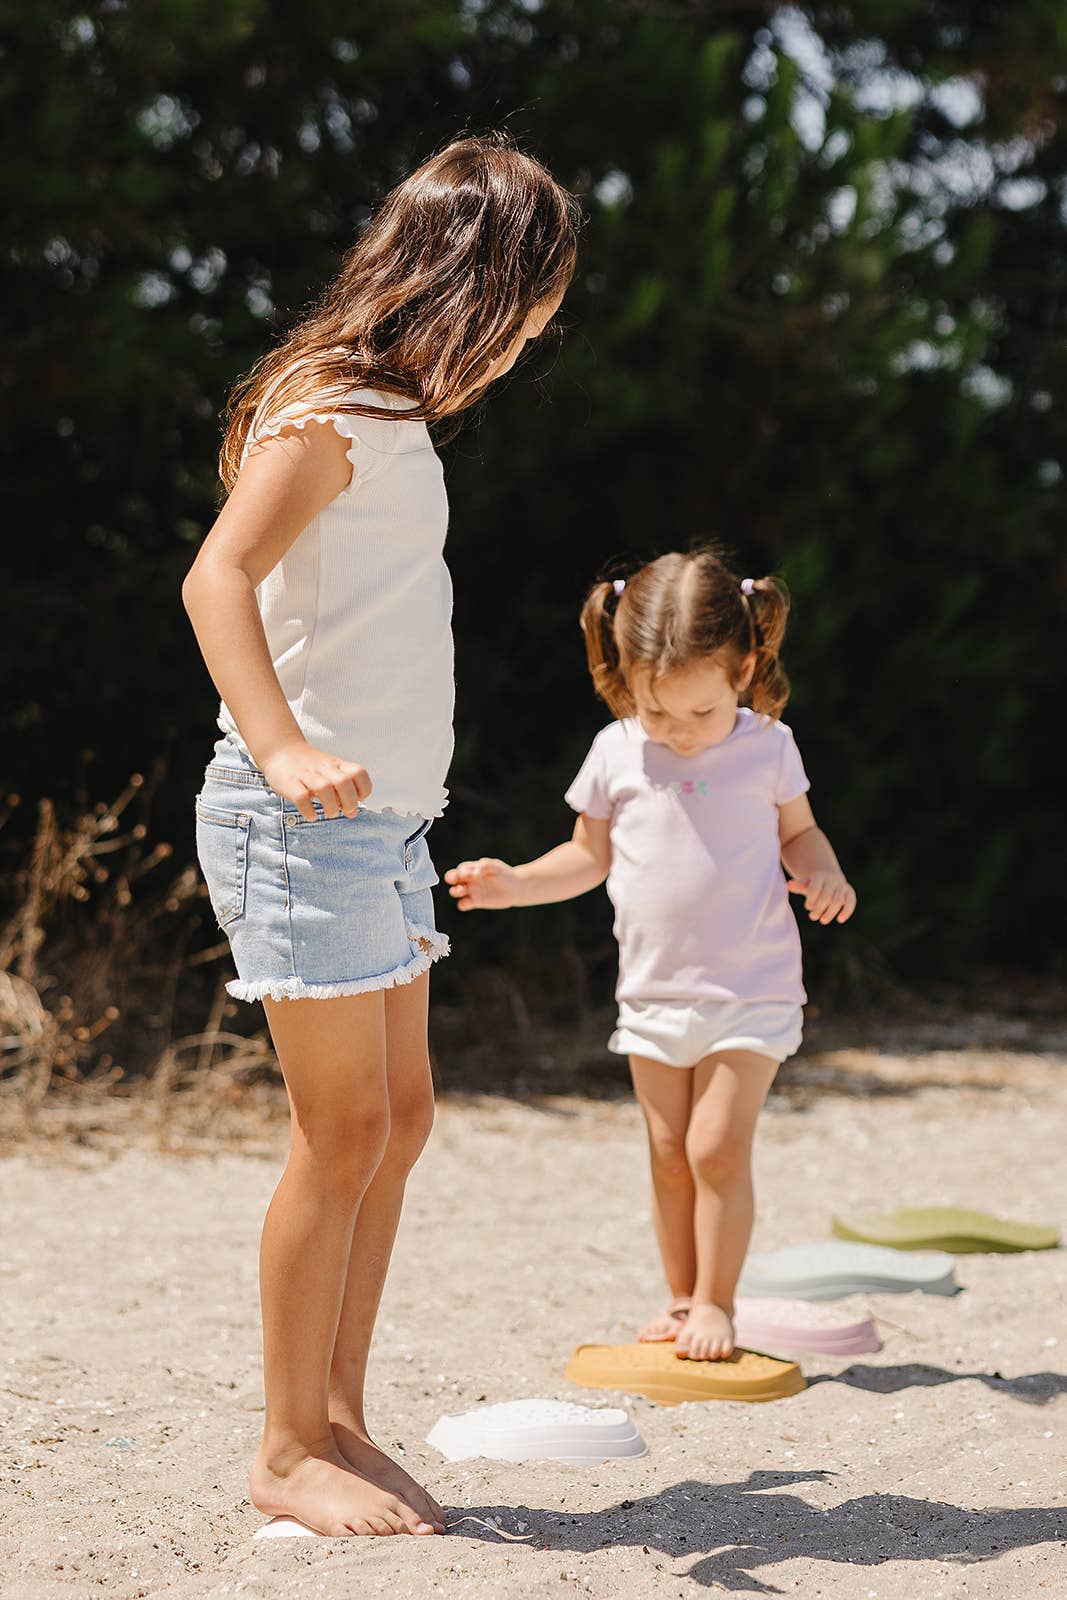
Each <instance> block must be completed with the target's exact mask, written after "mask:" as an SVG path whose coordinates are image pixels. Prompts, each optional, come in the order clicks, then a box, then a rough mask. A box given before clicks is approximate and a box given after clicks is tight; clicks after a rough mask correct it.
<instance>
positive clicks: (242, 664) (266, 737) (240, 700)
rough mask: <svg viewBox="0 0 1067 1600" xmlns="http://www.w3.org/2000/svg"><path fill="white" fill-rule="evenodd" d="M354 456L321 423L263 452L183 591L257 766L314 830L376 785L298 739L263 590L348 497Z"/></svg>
mask: <svg viewBox="0 0 1067 1600" xmlns="http://www.w3.org/2000/svg"><path fill="white" fill-rule="evenodd" d="M346 448H347V446H346V444H345V441H344V440H343V439H342V438H341V436H340V435H339V434H338V433H337V431H336V430H335V429H334V428H333V427H332V426H331V424H329V423H318V422H309V423H308V424H307V426H306V427H305V428H302V429H298V428H289V429H286V430H285V432H284V433H281V434H279V435H278V436H277V437H276V438H272V439H268V440H265V441H264V442H263V443H262V444H257V445H255V446H254V447H253V449H252V450H251V451H250V452H249V455H248V459H247V461H246V462H245V464H244V466H243V467H242V468H241V474H240V477H239V478H238V480H237V482H236V484H235V485H234V488H233V492H232V493H231V495H230V497H229V499H228V500H227V502H226V504H225V506H224V507H223V509H222V511H221V512H220V514H219V516H218V519H217V520H216V522H215V525H214V527H213V528H212V529H211V532H210V533H209V534H208V536H207V538H206V539H205V541H204V543H203V545H202V546H201V548H200V553H199V554H198V556H197V558H196V560H195V561H194V563H193V565H192V568H191V569H190V571H189V574H188V576H187V578H186V580H185V582H184V584H183V585H182V599H183V601H184V603H185V609H186V611H187V612H188V613H189V619H190V621H191V622H192V624H193V630H194V632H195V633H196V638H197V642H198V644H199V645H200V649H201V652H202V654H203V657H204V660H205V662H206V663H207V669H208V671H209V672H210V674H211V677H212V679H213V681H214V684H215V687H216V689H217V690H218V691H219V694H220V695H221V696H222V698H223V700H224V701H225V702H226V704H227V706H228V707H229V709H230V711H231V713H232V715H233V719H234V721H235V722H236V724H237V726H238V728H240V730H241V736H242V738H243V739H244V741H245V744H246V745H247V746H248V749H249V752H250V754H251V756H252V760H253V761H254V762H255V763H256V765H257V766H258V767H259V768H261V770H262V771H263V772H264V773H265V774H266V777H267V781H268V783H269V784H270V786H271V788H272V789H273V790H274V791H275V792H276V793H277V794H281V795H284V796H285V798H286V799H288V800H293V801H295V803H296V805H297V807H298V808H299V810H300V811H301V813H302V814H303V815H304V816H305V817H307V819H308V821H309V822H313V821H314V820H315V808H314V806H313V804H312V801H313V800H314V799H318V800H319V801H320V803H321V804H322V806H323V809H324V810H325V812H326V814H327V816H331V817H335V816H337V815H339V813H340V812H342V811H343V812H344V814H345V816H353V815H354V814H355V812H356V811H357V810H358V808H359V801H360V800H365V799H366V798H367V796H368V795H369V794H370V792H371V783H370V779H369V778H368V776H367V773H366V771H365V770H364V768H363V767H361V766H359V764H358V763H357V762H354V761H341V760H339V759H338V758H337V757H335V756H331V755H326V754H325V753H324V752H323V751H321V750H315V749H313V747H312V746H311V745H309V744H308V742H307V740H306V739H305V738H304V736H303V734H302V733H301V732H300V728H299V726H298V724H297V721H296V718H295V717H294V716H293V713H292V712H291V711H290V709H289V706H288V703H287V702H286V699H285V696H284V694H283V693H282V689H281V685H280V684H279V682H278V677H277V674H276V673H275V671H274V663H273V662H272V660H271V655H270V650H269V648H268V646H267V639H266V635H265V634H264V632H263V622H262V619H261V617H260V614H259V608H258V606H257V605H256V588H257V586H258V585H259V584H260V583H262V581H263V579H264V578H265V577H266V576H267V574H268V573H269V572H271V571H272V570H273V569H274V568H275V567H276V566H277V565H278V562H279V561H280V560H281V559H282V557H283V556H284V555H285V552H286V551H287V550H288V549H289V547H290V545H292V544H293V543H294V542H295V540H296V539H297V538H298V537H299V536H300V534H301V533H302V532H303V531H304V529H305V528H306V527H307V525H308V523H309V522H311V520H312V519H313V518H314V517H316V516H317V515H318V513H319V512H320V511H321V510H322V508H323V507H324V506H326V505H328V504H329V503H330V501H331V500H333V499H335V498H336V497H337V495H338V494H340V492H341V490H342V489H345V488H347V487H348V484H349V483H350V482H351V478H352V465H351V462H350V461H349V460H348V458H347V455H346V453H345V452H346ZM353 753H355V752H353Z"/></svg>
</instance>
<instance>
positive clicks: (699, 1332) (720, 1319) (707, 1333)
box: [674, 1304, 734, 1361]
mask: <svg viewBox="0 0 1067 1600" xmlns="http://www.w3.org/2000/svg"><path fill="white" fill-rule="evenodd" d="M733 1348H734V1324H733V1318H732V1317H731V1316H730V1313H729V1312H728V1311H727V1310H726V1309H725V1308H724V1307H723V1306H716V1305H709V1304H704V1305H695V1306H694V1307H693V1308H692V1310H691V1311H690V1313H689V1315H688V1317H687V1318H686V1319H685V1326H684V1327H683V1328H682V1329H681V1331H680V1332H679V1334H678V1337H677V1339H676V1340H675V1341H674V1353H675V1355H676V1356H683V1357H684V1358H685V1359H686V1360H687V1361H724V1360H725V1359H726V1357H727V1356H728V1355H731V1354H732V1353H733Z"/></svg>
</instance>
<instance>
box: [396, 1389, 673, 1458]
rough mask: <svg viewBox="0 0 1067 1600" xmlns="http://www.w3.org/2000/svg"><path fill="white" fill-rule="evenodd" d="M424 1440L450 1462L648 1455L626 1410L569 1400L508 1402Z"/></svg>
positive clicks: (442, 1424)
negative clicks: (485, 1459)
mask: <svg viewBox="0 0 1067 1600" xmlns="http://www.w3.org/2000/svg"><path fill="white" fill-rule="evenodd" d="M426 1442H427V1444H432V1445H433V1446H434V1448H435V1449H436V1450H440V1452H441V1454H442V1455H443V1456H447V1458H448V1460H449V1461H467V1460H470V1459H471V1458H472V1457H474V1456H488V1457H489V1458H490V1459H491V1460H494V1461H566V1462H569V1463H570V1465H571V1466H576V1467H580V1466H590V1465H593V1464H595V1463H596V1462H598V1461H604V1460H606V1459H608V1458H609V1457H611V1458H617V1457H622V1456H643V1455H647V1454H648V1446H647V1445H646V1443H645V1441H644V1440H643V1439H642V1437H641V1435H640V1434H639V1433H638V1431H637V1429H636V1428H635V1427H634V1425H633V1423H632V1422H631V1421H630V1418H629V1417H628V1416H627V1414H626V1412H625V1411H621V1410H618V1409H615V1408H610V1407H591V1406H579V1405H575V1404H574V1403H573V1401H570V1400H505V1401H503V1402H502V1403H501V1404H500V1405H495V1406H480V1407H478V1409H477V1410H475V1411H464V1412H461V1413H460V1414H459V1415H458V1416H454V1417H441V1418H439V1419H438V1421H437V1422H435V1423H434V1425H433V1427H432V1428H431V1429H430V1432H429V1433H428V1434H427V1436H426Z"/></svg>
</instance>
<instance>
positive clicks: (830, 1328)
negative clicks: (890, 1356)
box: [734, 1295, 882, 1356]
mask: <svg viewBox="0 0 1067 1600" xmlns="http://www.w3.org/2000/svg"><path fill="white" fill-rule="evenodd" d="M734 1333H735V1336H736V1339H737V1342H738V1344H739V1345H742V1346H743V1347H744V1348H745V1349H746V1350H767V1351H776V1350H785V1351H788V1352H789V1353H790V1354H801V1353H806V1354H808V1355H824V1356H858V1355H867V1354H869V1353H871V1352H873V1351H875V1350H880V1349H881V1348H882V1341H881V1340H880V1339H879V1337H878V1334H877V1332H876V1331H875V1326H874V1323H873V1322H872V1321H871V1319H870V1317H855V1316H850V1315H849V1313H848V1312H847V1311H839V1310H838V1309H837V1307H835V1306H832V1305H827V1304H826V1303H825V1302H819V1301H812V1300H765V1299H762V1298H760V1299H749V1298H746V1297H745V1296H743V1295H739V1296H738V1299H737V1314H736V1316H735V1317H734Z"/></svg>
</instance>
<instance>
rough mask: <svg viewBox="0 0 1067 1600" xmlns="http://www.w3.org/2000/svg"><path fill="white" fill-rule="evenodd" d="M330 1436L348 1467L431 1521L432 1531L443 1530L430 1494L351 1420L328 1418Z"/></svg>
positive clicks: (440, 1515) (442, 1518) (442, 1517)
mask: <svg viewBox="0 0 1067 1600" xmlns="http://www.w3.org/2000/svg"><path fill="white" fill-rule="evenodd" d="M331 1427H332V1428H333V1436H334V1438H335V1439H336V1440H337V1448H338V1449H339V1450H340V1452H341V1454H342V1455H343V1456H344V1458H345V1460H346V1461H347V1462H348V1464H349V1466H350V1467H354V1468H355V1470H356V1471H357V1472H358V1473H359V1474H360V1475H361V1476H362V1477H365V1478H369V1479H370V1480H371V1482H372V1483H376V1484H377V1485H378V1487H379V1489H385V1490H386V1491H387V1492H388V1493H390V1494H395V1495H398V1496H399V1497H400V1499H401V1500H403V1501H405V1502H406V1503H407V1504H408V1505H409V1506H411V1507H413V1508H414V1510H415V1511H417V1512H418V1514H419V1516H420V1517H422V1518H423V1519H424V1520H425V1521H426V1522H429V1523H432V1524H433V1529H434V1532H435V1533H444V1531H445V1514H444V1511H443V1510H442V1508H441V1507H440V1506H439V1505H438V1504H437V1501H436V1500H435V1499H434V1498H433V1495H431V1494H429V1493H428V1492H427V1491H426V1490H425V1489H424V1488H423V1487H422V1484H421V1483H418V1482H416V1480H415V1479H414V1478H413V1477H412V1476H411V1474H410V1472H405V1471H404V1468H403V1467H402V1466H401V1465H400V1463H399V1462H397V1461H394V1460H393V1458H392V1456H387V1455H386V1453H385V1451H384V1450H383V1449H382V1448H381V1446H380V1445H376V1444H375V1442H374V1440H373V1439H371V1438H370V1437H369V1436H368V1435H367V1434H366V1433H364V1432H363V1431H362V1430H360V1429H358V1428H356V1426H355V1424H354V1423H352V1422H332V1423H331Z"/></svg>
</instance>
